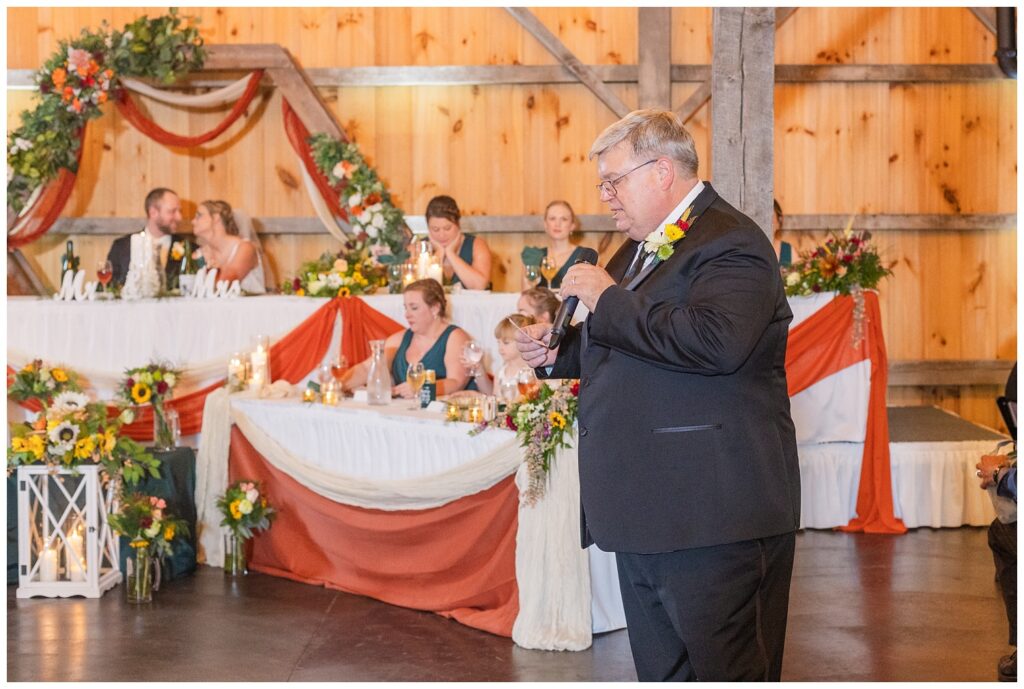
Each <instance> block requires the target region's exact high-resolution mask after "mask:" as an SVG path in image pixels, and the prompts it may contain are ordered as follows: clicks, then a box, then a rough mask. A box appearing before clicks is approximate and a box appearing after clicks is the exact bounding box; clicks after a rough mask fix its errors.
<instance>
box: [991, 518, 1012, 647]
mask: <svg viewBox="0 0 1024 689" xmlns="http://www.w3.org/2000/svg"><path fill="white" fill-rule="evenodd" d="M988 547H989V548H991V549H992V559H993V560H994V561H995V563H996V581H997V582H999V591H1000V593H1002V595H1003V604H1004V605H1005V606H1006V619H1007V620H1008V621H1009V623H1010V645H1011V646H1016V645H1017V522H1013V523H1010V524H1003V523H1002V522H1001V521H999V520H998V519H996V520H995V521H993V522H992V526H990V527H988Z"/></svg>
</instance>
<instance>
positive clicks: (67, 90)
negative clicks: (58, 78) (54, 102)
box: [61, 86, 75, 102]
mask: <svg viewBox="0 0 1024 689" xmlns="http://www.w3.org/2000/svg"><path fill="white" fill-rule="evenodd" d="M74 96H75V90H74V89H73V88H71V87H70V86H65V87H64V93H63V94H62V95H61V98H62V99H63V100H64V102H67V101H69V100H71V99H72V98H74Z"/></svg>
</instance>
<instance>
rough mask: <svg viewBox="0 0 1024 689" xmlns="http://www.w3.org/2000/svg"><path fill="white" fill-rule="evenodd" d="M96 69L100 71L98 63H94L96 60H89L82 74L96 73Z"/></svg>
mask: <svg viewBox="0 0 1024 689" xmlns="http://www.w3.org/2000/svg"><path fill="white" fill-rule="evenodd" d="M98 71H100V66H99V65H98V64H96V60H89V64H88V66H86V68H85V75H84V76H89V75H91V74H96V72H98Z"/></svg>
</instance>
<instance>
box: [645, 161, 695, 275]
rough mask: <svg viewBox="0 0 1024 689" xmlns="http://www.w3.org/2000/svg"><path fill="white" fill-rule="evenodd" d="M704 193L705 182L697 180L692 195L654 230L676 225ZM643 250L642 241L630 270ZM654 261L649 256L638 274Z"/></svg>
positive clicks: (684, 199)
mask: <svg viewBox="0 0 1024 689" xmlns="http://www.w3.org/2000/svg"><path fill="white" fill-rule="evenodd" d="M702 191H704V182H701V181H700V180H697V183H696V184H695V185H694V186H693V189H691V190H690V193H688V194H687V195H686V196H684V197H683V200H682V201H680V202H679V205H678V206H676V207H675V208H673V209H672V212H671V213H669V214H668V215H667V216H665V219H664V220H663V221H662V222H661V224H660V225H655V226H654V229H655V230H657V229H658V228H661V227H664V226H665V225H668V224H670V223H674V222H675V221H676V220H679V218H680V217H682V215H683V213H684V212H685V211H686V209H687V208H689V207H690V204H692V203H693V202H694V201H695V200H696V199H697V196H699V195H700V193H701V192H702ZM643 250H644V242H643V241H641V242H640V243H639V244H638V245H637V247H636V255H635V256H634V257H633V260H632V261H631V262H630V264H629V265H630V268H632V267H633V263H636V260H637V259H638V258H640V253H641V252H642V251H643ZM653 260H654V254H648V255H647V257H646V258H645V259H644V264H643V265H642V266H640V270H638V271H636V272H637V273H638V274H639V273H640V271H642V270H643V269H644V268H646V267H647V266H648V265H649V264H650V262H651V261H653ZM626 272H627V273H628V272H629V269H628V268H627V269H626Z"/></svg>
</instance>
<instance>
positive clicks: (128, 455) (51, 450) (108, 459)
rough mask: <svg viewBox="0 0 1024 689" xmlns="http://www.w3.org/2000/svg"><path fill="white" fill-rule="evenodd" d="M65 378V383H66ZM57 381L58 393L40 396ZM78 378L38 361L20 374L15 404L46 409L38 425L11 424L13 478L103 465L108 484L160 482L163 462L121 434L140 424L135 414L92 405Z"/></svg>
mask: <svg viewBox="0 0 1024 689" xmlns="http://www.w3.org/2000/svg"><path fill="white" fill-rule="evenodd" d="M62 377H63V378H65V380H64V381H63V382H61V381H60V379H61V378H62ZM51 380H53V381H57V384H56V385H55V387H54V388H52V392H53V394H47V393H42V394H40V393H39V392H37V391H38V390H39V388H40V386H41V387H43V388H48V381H51ZM77 380H78V376H77V374H75V373H74V372H73V371H70V370H68V369H63V368H58V367H50V366H48V365H46V364H43V362H41V361H38V360H37V361H33V362H32V363H30V364H28V365H26V366H25V367H24V368H22V369H21V370H20V371H18V373H17V374H16V375H15V380H14V383H13V384H12V385H11V387H9V388H8V390H7V394H8V397H10V398H11V399H13V400H15V401H18V402H25V401H28V400H31V399H35V400H37V401H39V402H40V403H41V404H42V405H43V409H42V411H41V412H39V414H38V415H37V417H36V418H35V420H33V421H25V422H20V423H15V424H12V425H11V428H10V434H11V443H10V445H9V446H8V448H7V473H8V475H10V474H11V472H13V471H14V469H15V468H16V467H18V466H24V465H28V464H45V465H47V466H49V467H51V468H54V469H72V470H74V469H75V468H77V467H79V466H92V465H95V464H99V465H101V466H102V467H103V482H104V484H106V483H107V482H108V481H110V480H112V479H113V480H116V481H117V484H118V490H120V483H121V479H123V480H124V482H127V483H129V484H132V485H134V484H136V483H138V482H139V480H140V479H142V478H143V477H144V476H145V475H146V474H147V473H148V474H149V475H150V476H153V477H154V478H159V477H160V472H159V470H158V469H157V467H159V466H160V462H159V460H157V459H155V458H154V457H153V456H152V455H150V454H149V453H148V452H146V451H145V449H144V448H143V447H142V446H141V445H139V444H138V443H136V442H135V441H134V440H132V439H130V438H127V437H122V436H121V435H120V431H121V427H122V426H123V425H124V424H128V423H131V422H132V421H134V420H135V414H134V413H133V412H132V410H131V409H124V410H122V412H121V413H120V414H119V415H118V416H116V417H113V418H111V417H109V416H108V414H107V406H106V405H105V404H102V403H90V402H89V398H88V397H86V396H85V395H84V394H83V393H82V392H81V390H80V389H79V388H78V384H77Z"/></svg>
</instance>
